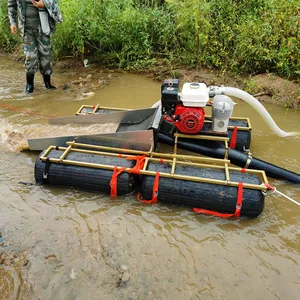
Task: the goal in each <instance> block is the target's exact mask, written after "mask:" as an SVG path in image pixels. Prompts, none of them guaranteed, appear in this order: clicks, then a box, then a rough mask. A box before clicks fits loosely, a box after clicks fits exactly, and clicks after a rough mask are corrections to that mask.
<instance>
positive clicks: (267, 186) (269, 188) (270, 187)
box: [265, 183, 275, 191]
mask: <svg viewBox="0 0 300 300" xmlns="http://www.w3.org/2000/svg"><path fill="white" fill-rule="evenodd" d="M265 187H266V188H267V189H268V190H271V191H274V190H275V188H274V187H273V186H271V185H269V184H268V183H265Z"/></svg>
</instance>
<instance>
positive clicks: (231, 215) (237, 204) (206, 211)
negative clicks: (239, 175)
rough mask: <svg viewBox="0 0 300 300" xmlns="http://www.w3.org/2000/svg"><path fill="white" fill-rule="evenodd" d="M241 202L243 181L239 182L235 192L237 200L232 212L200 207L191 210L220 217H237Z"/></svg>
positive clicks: (239, 212)
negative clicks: (227, 212) (226, 212)
mask: <svg viewBox="0 0 300 300" xmlns="http://www.w3.org/2000/svg"><path fill="white" fill-rule="evenodd" d="M242 204H243V183H242V182H239V185H238V192H237V201H236V206H235V212H234V214H224V213H219V212H216V211H212V210H206V209H200V208H193V211H194V212H196V213H200V214H207V215H213V216H216V217H221V218H230V217H237V218H238V217H239V216H240V215H241V208H242Z"/></svg>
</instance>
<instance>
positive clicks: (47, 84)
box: [43, 75, 56, 90]
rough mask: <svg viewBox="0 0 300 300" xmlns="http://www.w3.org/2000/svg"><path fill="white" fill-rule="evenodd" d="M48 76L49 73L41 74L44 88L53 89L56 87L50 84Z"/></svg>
mask: <svg viewBox="0 0 300 300" xmlns="http://www.w3.org/2000/svg"><path fill="white" fill-rule="evenodd" d="M50 77H51V76H50V75H43V78H44V83H45V88H46V89H48V90H55V89H56V87H55V86H53V85H51V82H50Z"/></svg>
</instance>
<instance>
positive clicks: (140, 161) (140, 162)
mask: <svg viewBox="0 0 300 300" xmlns="http://www.w3.org/2000/svg"><path fill="white" fill-rule="evenodd" d="M145 159H146V155H141V156H131V157H127V158H126V160H136V164H135V166H134V167H133V168H131V169H130V170H129V173H133V174H138V175H139V174H141V170H142V169H143V167H144V164H145Z"/></svg>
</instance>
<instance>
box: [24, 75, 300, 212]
mask: <svg viewBox="0 0 300 300" xmlns="http://www.w3.org/2000/svg"><path fill="white" fill-rule="evenodd" d="M161 95H162V98H161V100H160V101H158V102H157V103H156V104H155V105H153V107H152V108H151V109H145V110H125V109H123V110H122V109H115V108H104V107H100V106H99V105H97V106H88V105H84V106H82V107H81V108H80V109H79V111H78V112H77V114H76V116H71V117H64V118H56V119H51V120H49V122H50V123H51V124H70V123H76V124H91V123H105V122H112V121H115V122H119V127H118V129H117V131H116V132H112V133H110V134H98V135H93V136H92V135H91V136H65V137H56V138H46V139H35V140H29V141H28V143H29V146H30V148H31V149H34V150H42V149H45V148H47V149H46V150H44V151H43V152H42V153H41V154H40V156H39V157H38V159H37V161H36V164H35V179H36V182H37V183H39V184H51V185H58V186H65V187H75V188H81V189H85V190H91V191H98V192H101V193H108V194H110V195H111V196H112V197H113V198H114V197H117V196H121V195H124V194H128V193H133V192H137V193H138V194H137V198H138V200H140V201H142V202H144V203H147V204H151V203H152V204H153V203H157V202H161V203H169V204H177V205H185V206H190V207H192V208H193V210H194V211H195V212H197V213H205V214H212V215H216V216H220V217H239V216H245V217H257V216H259V215H260V214H261V213H262V211H263V207H264V200H265V196H266V194H267V191H268V190H274V188H273V187H271V186H270V185H269V184H268V179H267V176H270V177H273V178H280V179H284V180H288V181H290V182H294V183H300V175H298V174H296V173H293V172H290V171H288V170H285V169H282V168H279V167H277V166H275V165H272V164H269V163H267V162H264V161H262V160H259V159H256V158H254V157H252V155H251V154H250V152H249V148H250V143H251V124H250V120H249V119H248V118H233V117H232V116H231V115H232V112H233V108H234V102H233V101H232V100H231V98H230V97H229V96H233V97H237V98H240V99H242V100H244V101H246V102H247V103H249V104H250V105H251V106H252V107H254V108H255V109H256V110H257V111H258V112H259V113H260V114H261V115H262V116H263V117H264V119H265V120H266V123H267V125H268V126H269V127H270V128H271V129H272V131H274V132H275V133H276V134H277V135H279V136H281V137H285V136H289V135H296V134H297V133H286V132H284V131H282V130H281V129H280V128H278V126H277V125H276V124H275V122H274V121H273V119H272V118H271V116H270V115H269V114H268V112H267V111H266V110H265V108H264V107H263V106H262V105H261V104H260V103H259V102H258V101H257V100H256V99H255V98H253V97H252V96H251V95H249V94H248V93H246V92H243V91H241V90H239V89H235V88H227V87H209V88H208V87H206V85H205V84H204V83H185V84H184V85H183V88H182V91H181V93H179V80H177V79H172V80H166V81H164V82H163V84H162V88H161ZM206 106H211V108H212V114H211V115H206V112H205V110H204V108H205V107H206ZM157 141H159V142H161V143H164V144H169V145H172V146H173V147H174V149H173V153H171V154H167V153H159V152H157V151H155V149H156V144H157ZM178 148H183V149H186V150H189V151H192V152H194V153H198V154H201V156H199V155H182V154H181V155H180V154H178V153H177V150H178ZM202 155H205V156H208V157H203V156H202ZM233 165H236V166H238V167H236V166H233ZM266 174H267V176H266Z"/></svg>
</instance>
